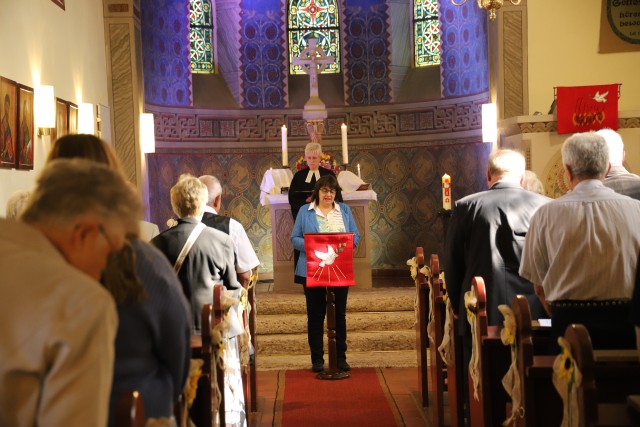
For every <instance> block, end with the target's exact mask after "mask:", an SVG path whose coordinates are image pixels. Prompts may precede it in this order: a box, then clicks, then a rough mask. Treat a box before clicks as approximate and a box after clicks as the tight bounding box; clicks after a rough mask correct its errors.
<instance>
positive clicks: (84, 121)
mask: <svg viewBox="0 0 640 427" xmlns="http://www.w3.org/2000/svg"><path fill="white" fill-rule="evenodd" d="M95 131H96V116H95V111H94V109H93V104H87V103H82V104H80V105H79V106H78V133H88V134H91V135H93V134H94V133H95Z"/></svg>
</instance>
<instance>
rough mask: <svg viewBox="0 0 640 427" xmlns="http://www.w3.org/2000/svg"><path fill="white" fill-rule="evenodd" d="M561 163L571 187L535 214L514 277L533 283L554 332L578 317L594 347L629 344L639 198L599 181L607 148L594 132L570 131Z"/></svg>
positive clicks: (639, 230)
mask: <svg viewBox="0 0 640 427" xmlns="http://www.w3.org/2000/svg"><path fill="white" fill-rule="evenodd" d="M562 163H563V165H564V170H565V175H566V178H567V181H568V183H569V187H570V189H571V190H572V191H571V192H570V193H567V194H565V195H564V196H562V197H560V198H558V199H556V200H553V201H551V202H549V203H547V204H546V205H544V206H541V207H540V208H539V209H538V211H537V212H536V213H535V214H534V216H533V218H532V219H531V225H530V227H529V233H528V234H527V237H526V239H525V245H524V250H523V253H522V262H521V264H520V275H521V276H522V277H525V278H526V279H528V280H530V281H531V282H532V283H533V284H534V287H535V289H536V293H537V294H538V296H539V297H540V299H541V301H542V302H543V304H544V305H545V307H546V308H547V310H548V311H549V313H550V314H551V319H552V320H551V325H552V330H553V333H554V335H556V336H560V335H563V334H564V331H565V329H566V327H567V326H568V325H569V324H571V323H582V324H584V325H585V327H586V328H587V330H588V331H589V334H590V335H591V341H592V343H593V346H594V348H621V347H632V346H634V345H635V339H634V330H633V327H632V325H631V324H630V322H629V320H628V310H629V305H630V304H629V301H630V298H631V294H632V292H633V285H634V280H635V277H636V262H637V259H638V252H639V250H640V227H638V226H637V220H638V218H640V201H638V200H634V199H631V198H630V197H627V196H624V195H621V194H618V193H616V192H615V191H613V190H612V189H610V188H607V187H605V185H604V184H603V182H602V180H603V178H604V177H605V175H606V173H607V170H608V168H609V149H608V147H607V143H606V141H605V140H604V138H603V137H602V136H600V135H598V134H596V133H594V132H587V133H579V134H575V135H573V136H571V137H569V138H568V139H567V140H566V141H565V142H564V144H563V145H562Z"/></svg>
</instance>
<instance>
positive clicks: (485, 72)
mask: <svg viewBox="0 0 640 427" xmlns="http://www.w3.org/2000/svg"><path fill="white" fill-rule="evenodd" d="M440 16H441V18H440V19H441V22H442V62H441V67H442V68H441V69H442V85H443V87H442V95H443V97H445V98H446V97H452V96H461V95H470V94H473V93H480V92H484V91H486V90H488V88H489V61H488V54H487V16H486V11H484V10H480V9H479V8H478V7H477V5H476V4H475V2H471V1H469V2H467V3H465V4H464V5H463V6H454V5H453V4H452V3H451V2H450V1H442V2H440Z"/></svg>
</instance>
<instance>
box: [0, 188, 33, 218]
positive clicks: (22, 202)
mask: <svg viewBox="0 0 640 427" xmlns="http://www.w3.org/2000/svg"><path fill="white" fill-rule="evenodd" d="M30 195H31V192H30V191H27V190H19V191H16V192H15V193H13V194H12V195H11V196H10V197H9V200H7V208H6V212H5V218H6V219H17V218H18V216H19V215H20V212H22V209H23V208H24V207H25V206H26V204H27V200H29V196H30Z"/></svg>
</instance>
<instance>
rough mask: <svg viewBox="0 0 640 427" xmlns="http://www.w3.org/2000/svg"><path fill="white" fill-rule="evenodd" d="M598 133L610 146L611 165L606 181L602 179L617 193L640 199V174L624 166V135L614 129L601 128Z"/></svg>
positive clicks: (606, 185)
mask: <svg viewBox="0 0 640 427" xmlns="http://www.w3.org/2000/svg"><path fill="white" fill-rule="evenodd" d="M596 133H597V134H598V135H600V136H601V137H603V138H604V140H605V141H606V142H607V146H608V147H609V164H610V165H611V167H610V168H609V172H607V176H606V177H605V178H604V181H602V182H603V183H604V185H605V187H609V188H611V189H612V190H613V191H615V192H616V193H620V194H624V195H625V196H629V197H631V198H633V199H636V200H640V176H638V175H636V174H634V173H631V172H629V171H628V170H627V169H626V168H625V167H624V166H622V163H623V162H624V154H625V153H624V142H622V137H621V136H620V134H619V133H618V132H616V131H614V130H612V129H600V130H599V131H597V132H596Z"/></svg>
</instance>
